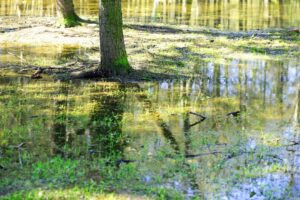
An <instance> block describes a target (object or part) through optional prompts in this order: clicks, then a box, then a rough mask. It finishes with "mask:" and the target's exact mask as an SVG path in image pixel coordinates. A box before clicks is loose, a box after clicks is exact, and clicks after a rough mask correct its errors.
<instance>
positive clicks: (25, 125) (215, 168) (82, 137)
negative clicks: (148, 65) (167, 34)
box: [0, 60, 300, 199]
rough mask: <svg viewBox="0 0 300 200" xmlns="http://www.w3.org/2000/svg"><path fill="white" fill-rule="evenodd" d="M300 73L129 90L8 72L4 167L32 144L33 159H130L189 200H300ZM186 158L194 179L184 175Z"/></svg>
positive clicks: (233, 72) (247, 71)
mask: <svg viewBox="0 0 300 200" xmlns="http://www.w3.org/2000/svg"><path fill="white" fill-rule="evenodd" d="M297 67H299V66H297V64H296V63H295V62H293V61H290V62H287V63H282V62H281V61H261V60H252V61H243V60H232V62H231V63H230V64H229V65H217V64H213V63H209V64H207V65H205V66H202V67H201V68H200V69H198V70H200V71H201V73H203V74H204V76H203V77H202V78H199V79H189V80H180V81H178V80H166V81H161V82H152V83H151V82H145V83H138V84H130V85H119V84H117V83H110V82H93V81H71V82H60V81H52V80H47V79H43V80H38V81H36V80H30V79H29V78H28V77H26V76H21V77H20V76H19V75H18V76H14V75H9V74H5V73H4V72H1V73H2V74H0V94H1V95H0V116H1V118H0V127H1V128H0V133H1V135H0V138H1V140H0V141H1V143H0V145H1V146H0V147H1V152H2V155H1V156H2V160H1V163H0V164H1V165H6V164H7V163H6V162H7V161H8V160H11V159H12V157H11V152H9V151H7V150H6V149H7V148H8V147H9V146H13V145H18V144H20V143H25V144H26V147H25V148H24V152H25V153H24V154H25V155H26V156H25V157H24V159H25V160H26V159H29V160H45V159H47V158H48V157H52V156H55V155H60V156H62V157H65V158H73V159H77V158H80V157H82V156H94V157H107V156H108V157H109V156H113V155H116V154H118V155H122V158H124V159H129V160H136V161H138V162H139V163H140V164H139V170H140V171H141V172H142V174H144V177H141V178H142V179H144V181H145V183H147V184H151V182H152V181H153V179H155V175H156V174H162V176H163V177H165V178H164V179H163V181H162V182H161V184H162V186H163V187H167V188H177V190H178V191H182V192H183V193H185V194H186V197H187V198H189V197H193V196H201V197H203V198H205V199H216V198H221V199H248V198H250V196H252V197H253V198H254V199H261V198H271V199H281V198H283V197H286V195H289V197H291V198H292V197H295V198H300V196H299V187H300V177H299V173H300V171H299V170H300V163H299V159H300V157H299V155H300V154H299V153H300V149H299V145H290V144H293V143H295V142H299V133H300V132H299V111H300V109H299V107H298V106H299V102H300V99H299V93H300V91H299V82H298V81H299V78H300V74H299V70H298V68H297ZM234 111H241V113H240V115H238V116H233V115H229V116H227V114H228V113H231V112H234ZM193 113H197V114H201V115H203V116H205V117H206V119H205V120H204V121H203V120H202V117H199V116H197V115H195V114H193ZM108 135H109V137H108ZM213 152H215V153H213ZM178 155H182V156H183V157H185V159H184V160H185V161H184V162H186V163H187V164H188V165H189V166H191V167H192V168H193V169H194V170H195V171H192V172H190V174H188V175H186V176H182V173H181V172H180V171H178V172H176V169H177V167H178V166H177V167H176V165H174V161H173V159H172V158H173V157H176V156H178ZM145 158H146V159H145ZM162 158H163V159H162ZM13 160H14V159H13ZM15 162H16V164H18V162H19V161H18V159H17V158H15ZM175 163H176V162H175ZM172 170H173V172H172V173H173V174H172V176H171V177H169V176H168V173H170V172H169V171H172ZM174 170H175V172H174ZM164 174H165V175H164Z"/></svg>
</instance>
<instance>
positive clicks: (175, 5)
mask: <svg viewBox="0 0 300 200" xmlns="http://www.w3.org/2000/svg"><path fill="white" fill-rule="evenodd" d="M74 2H75V7H76V9H77V12H78V14H79V15H81V16H89V17H90V16H93V17H96V16H97V13H98V9H97V8H98V1H97V0H75V1H74ZM296 13H300V2H299V1H298V0H288V1H281V0H272V1H269V0H265V1H261V0H252V1H239V0H234V1H229V0H213V1H211V0H123V17H124V20H125V21H127V22H140V23H147V24H149V23H164V24H176V25H189V26H207V27H214V28H218V29H221V30H232V31H238V30H252V29H266V28H283V27H285V28H288V27H299V26H300V15H298V14H296ZM1 15H5V16H8V15H13V16H28V15H29V16H55V15H56V8H55V0H39V1H32V0H25V1H16V0H2V1H1V4H0V16H1Z"/></svg>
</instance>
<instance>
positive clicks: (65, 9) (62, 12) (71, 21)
mask: <svg viewBox="0 0 300 200" xmlns="http://www.w3.org/2000/svg"><path fill="white" fill-rule="evenodd" d="M56 6H57V15H58V17H59V18H60V19H61V21H62V23H63V25H64V26H66V27H72V26H76V25H79V24H80V23H79V21H80V17H78V15H77V14H76V13H75V10H74V4H73V0H56Z"/></svg>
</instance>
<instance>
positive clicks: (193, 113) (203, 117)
mask: <svg viewBox="0 0 300 200" xmlns="http://www.w3.org/2000/svg"><path fill="white" fill-rule="evenodd" d="M189 113H190V114H192V115H196V116H198V117H201V118H202V119H203V121H204V120H205V119H206V117H205V116H203V115H201V114H199V113H195V112H189Z"/></svg>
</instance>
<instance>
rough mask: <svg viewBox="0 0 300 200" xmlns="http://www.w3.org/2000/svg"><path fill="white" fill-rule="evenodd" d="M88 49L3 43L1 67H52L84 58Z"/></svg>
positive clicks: (0, 51) (0, 53) (68, 46)
mask: <svg viewBox="0 0 300 200" xmlns="http://www.w3.org/2000/svg"><path fill="white" fill-rule="evenodd" d="M85 52H86V48H83V47H79V46H74V45H56V46H54V45H52V46H51V45H39V46H33V45H20V44H15V43H1V48H0V65H1V64H19V65H21V66H22V65H37V66H51V65H60V64H65V63H66V62H67V61H68V60H72V59H75V58H77V57H80V56H84V55H85Z"/></svg>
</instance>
